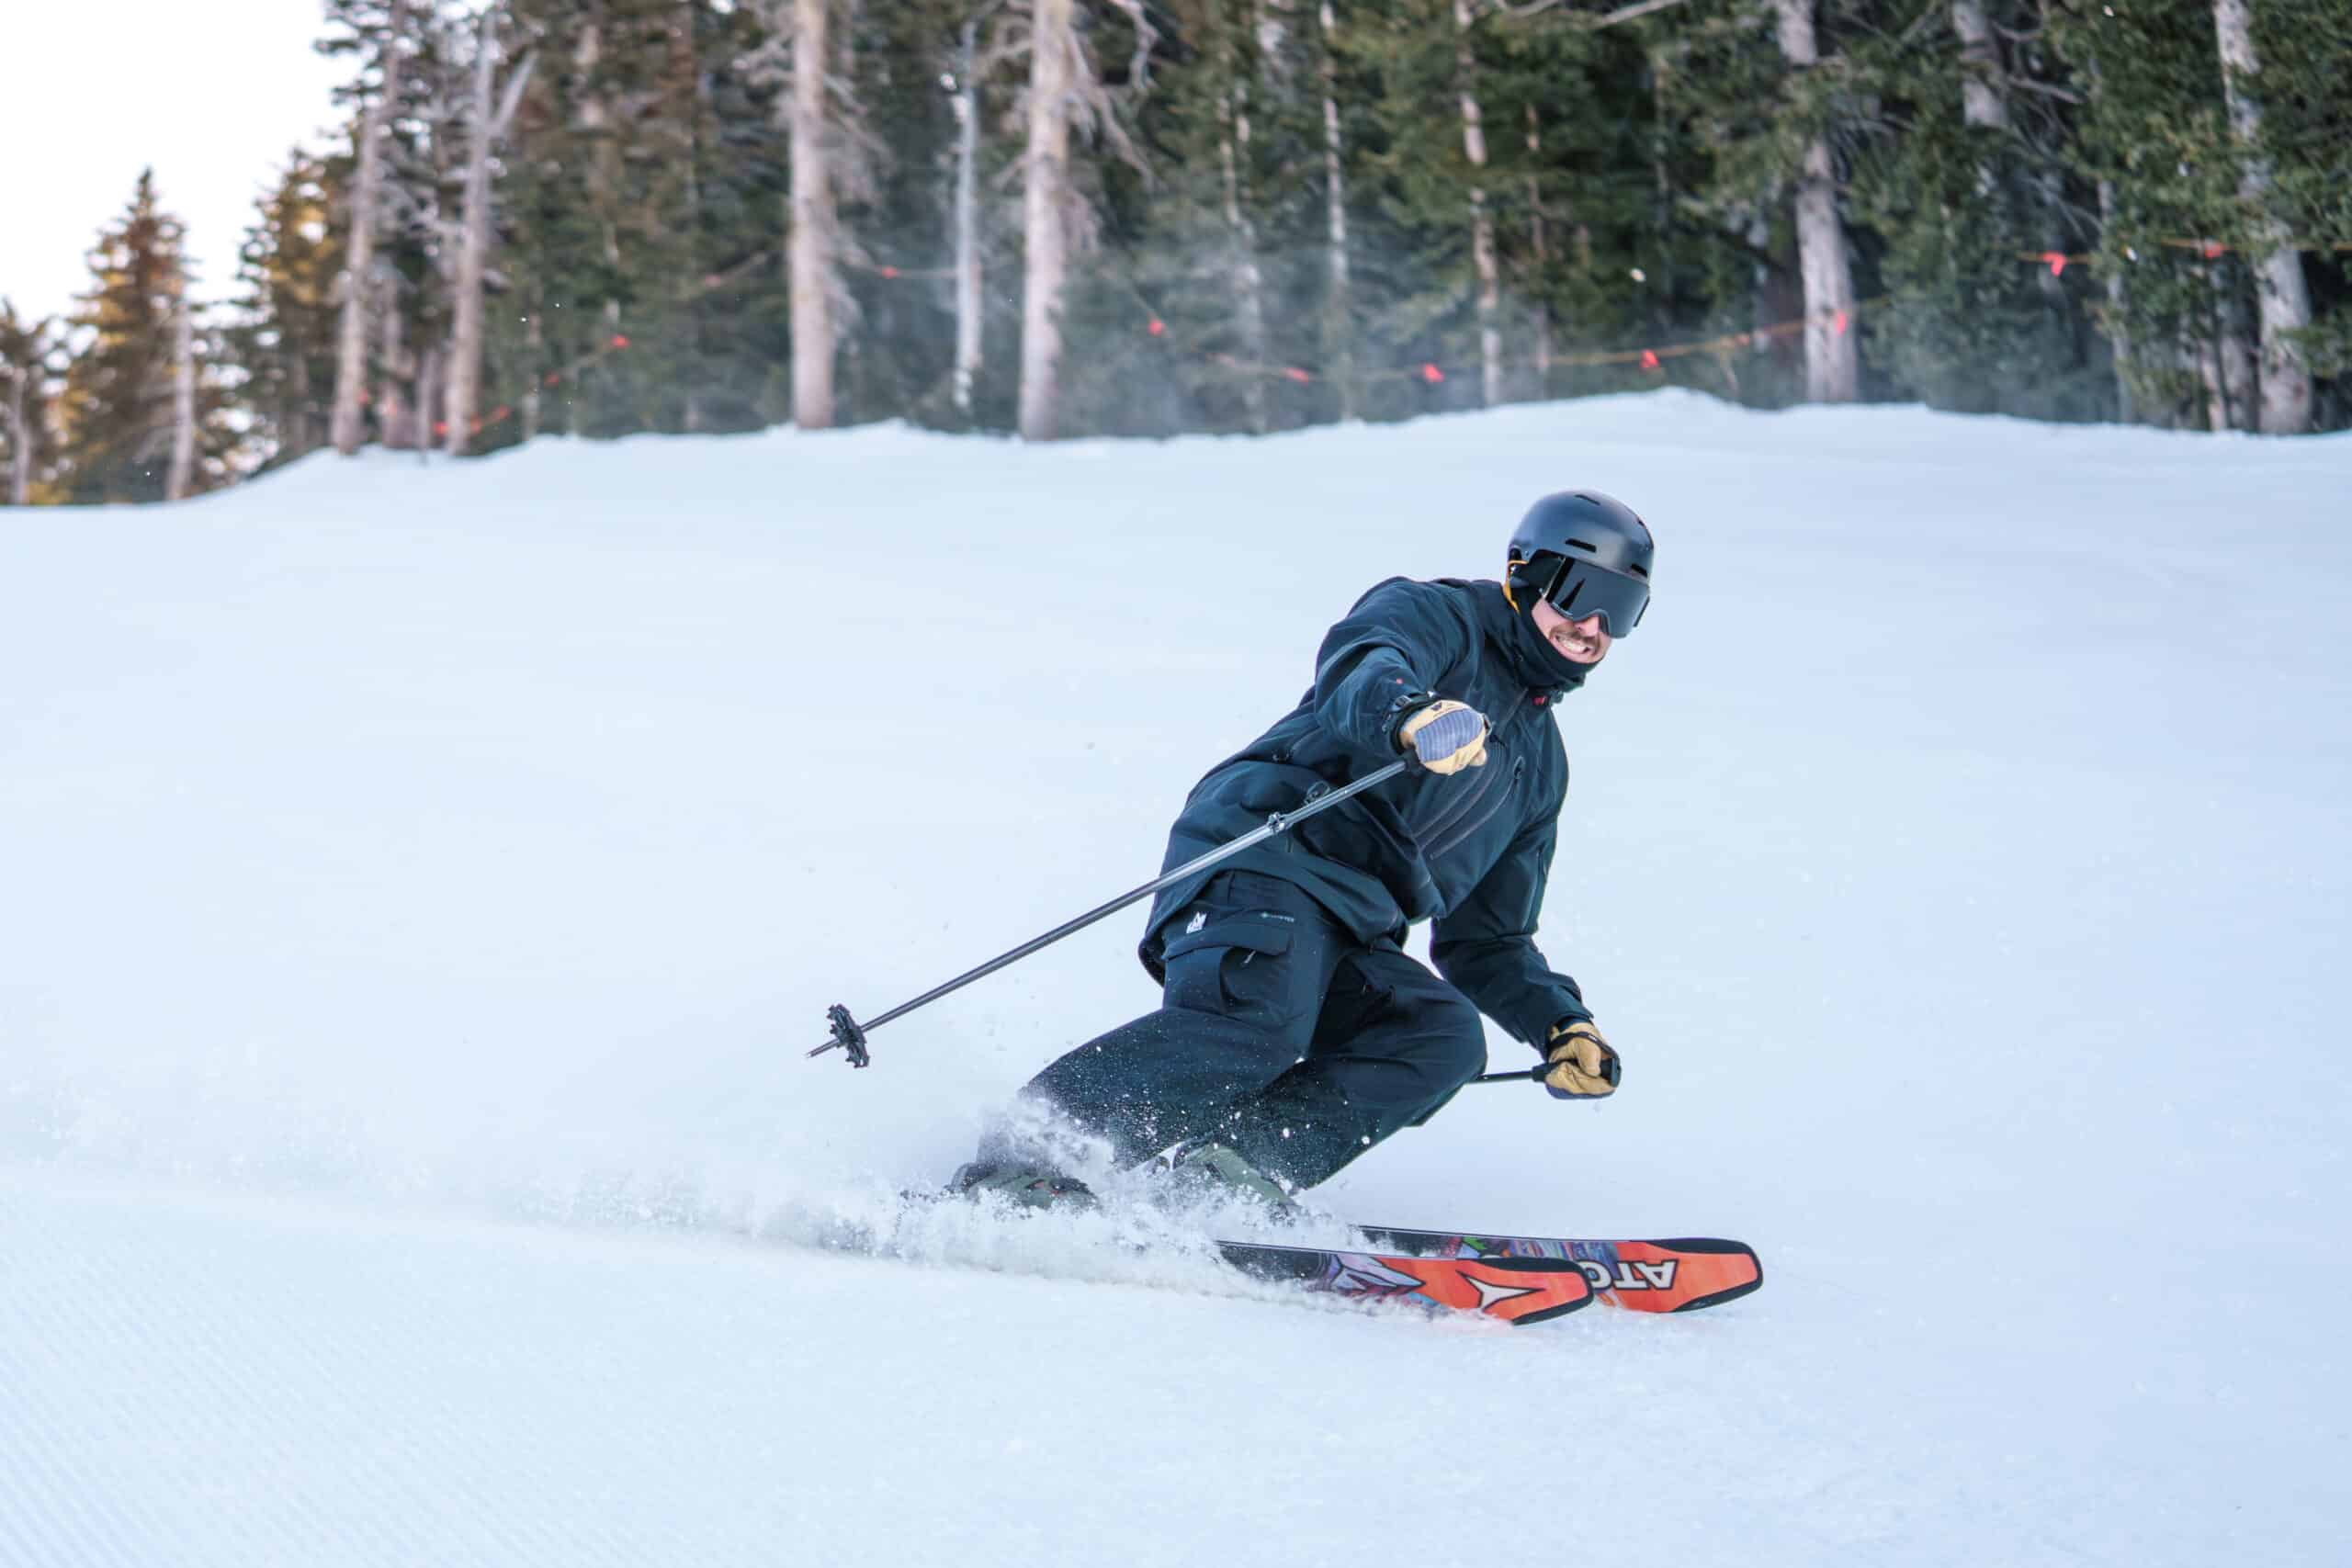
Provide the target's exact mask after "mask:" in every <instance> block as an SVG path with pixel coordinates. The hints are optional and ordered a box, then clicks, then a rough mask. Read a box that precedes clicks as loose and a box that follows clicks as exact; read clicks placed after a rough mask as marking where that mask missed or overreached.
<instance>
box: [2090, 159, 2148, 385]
mask: <svg viewBox="0 0 2352 1568" xmlns="http://www.w3.org/2000/svg"><path fill="white" fill-rule="evenodd" d="M2098 226H2099V231H2100V232H2102V233H2107V232H2111V231H2113V229H2114V227H2115V182H2114V181H2113V180H2101V181H2099V182H2098ZM2129 304H2130V301H2129V300H2128V299H2125V297H2124V289H2123V269H2122V268H2120V267H2117V268H2115V269H2113V270H2112V271H2110V272H2109V274H2108V275H2107V338H2108V343H2109V348H2110V352H2111V357H2112V358H2113V360H2114V364H2115V417H2116V418H2117V419H2118V420H2120V421H2121V422H2122V423H2125V424H2131V423H2137V421H2138V419H2139V412H2138V403H2137V400H2136V399H2134V398H2133V397H2132V395H2131V329H2130V328H2129V327H2127V326H2126V325H2125V324H2124V323H2125V321H2126V320H2127V319H2128V318H2127V317H2126V316H2125V313H2124V312H2125V310H2126V309H2127V307H2128V306H2129Z"/></svg>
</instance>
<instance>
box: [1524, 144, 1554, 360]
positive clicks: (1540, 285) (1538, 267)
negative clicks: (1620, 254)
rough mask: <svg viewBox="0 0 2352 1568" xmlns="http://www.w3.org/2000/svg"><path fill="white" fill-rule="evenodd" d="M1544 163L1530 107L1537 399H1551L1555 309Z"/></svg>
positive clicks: (1530, 224)
mask: <svg viewBox="0 0 2352 1568" xmlns="http://www.w3.org/2000/svg"><path fill="white" fill-rule="evenodd" d="M1543 162H1544V131H1543V128H1542V127H1541V126H1540V125H1538V124H1537V122H1536V118H1535V106H1534V105H1533V104H1532V103H1531V104H1529V105H1528V106H1527V249H1528V266H1529V270H1530V273H1531V275H1532V277H1533V280H1534V286H1533V287H1532V288H1530V289H1529V290H1528V293H1529V295H1530V296H1532V298H1533V299H1534V302H1535V395H1536V396H1537V397H1538V398H1548V397H1550V396H1551V395H1552V307H1551V305H1550V304H1549V303H1547V302H1546V301H1545V300H1544V283H1545V282H1546V281H1547V280H1546V278H1545V276H1544V273H1545V269H1546V268H1547V267H1548V266H1549V265H1551V260H1552V249H1551V245H1550V243H1549V242H1548V241H1547V240H1546V239H1545V237H1544V186H1543V184H1542V182H1541V181H1539V180H1538V179H1537V178H1536V177H1535V171H1536V169H1537V168H1539V167H1540V166H1541V165H1542V164H1543Z"/></svg>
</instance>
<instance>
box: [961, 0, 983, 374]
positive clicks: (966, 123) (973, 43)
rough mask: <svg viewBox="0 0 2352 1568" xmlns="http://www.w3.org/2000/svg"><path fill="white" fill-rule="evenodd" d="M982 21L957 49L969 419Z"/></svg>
mask: <svg viewBox="0 0 2352 1568" xmlns="http://www.w3.org/2000/svg"><path fill="white" fill-rule="evenodd" d="M979 55H980V23H979V18H978V17H969V18H967V19H966V21H965V23H964V32H963V36H962V37H961V38H960V39H958V40H957V43H956V97H955V105H956V212H955V229H956V383H955V386H956V412H957V413H959V414H962V415H963V416H964V417H965V418H967V419H969V418H970V417H971V414H972V389H973V388H974V387H975V386H976V385H977V384H978V381H979V378H980V195H979V179H980V176H979V169H980V82H979Z"/></svg>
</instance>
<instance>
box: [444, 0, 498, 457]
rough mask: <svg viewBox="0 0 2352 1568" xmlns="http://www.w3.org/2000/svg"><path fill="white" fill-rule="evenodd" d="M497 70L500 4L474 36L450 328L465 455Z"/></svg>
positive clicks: (453, 389) (453, 442)
mask: <svg viewBox="0 0 2352 1568" xmlns="http://www.w3.org/2000/svg"><path fill="white" fill-rule="evenodd" d="M497 69H498V6H497V5H496V4H495V3H493V4H492V5H488V6H483V7H482V12H481V32H480V34H479V35H477V37H476V38H475V40H474V103H473V137H472V145H471V146H469V147H468V148H467V149H466V213H465V228H464V231H463V232H462V234H461V236H460V238H459V240H458V290H457V292H458V299H457V308H456V310H455V312H454V316H455V320H454V321H453V322H452V324H451V326H450V329H449V331H450V354H449V390H448V397H447V403H448V407H449V443H448V446H449V456H451V457H464V456H465V453H466V447H467V446H468V444H469V442H470V440H471V438H472V435H473V431H472V429H471V426H472V423H473V417H474V400H475V396H476V392H477V389H479V388H480V386H481V275H482V269H483V267H484V266H485V265H487V264H488V262H489V259H490V141H491V137H492V134H493V132H492V113H493V112H494V111H493V110H492V107H491V88H492V83H493V81H494V80H495V73H496V71H497Z"/></svg>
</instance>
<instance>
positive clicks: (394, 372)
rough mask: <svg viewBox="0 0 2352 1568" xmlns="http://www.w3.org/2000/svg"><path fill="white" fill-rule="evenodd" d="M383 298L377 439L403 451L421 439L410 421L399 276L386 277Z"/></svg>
mask: <svg viewBox="0 0 2352 1568" xmlns="http://www.w3.org/2000/svg"><path fill="white" fill-rule="evenodd" d="M380 292H381V293H382V296H383V298H382V299H381V300H380V301H379V304H378V306H377V309H379V310H381V311H382V312H383V316H382V321H383V341H382V344H381V345H380V346H379V348H378V349H377V357H378V358H379V359H381V360H382V361H383V365H382V372H383V378H384V379H383V384H382V387H381V389H379V391H378V393H377V395H376V439H377V440H378V441H379V442H381V443H382V444H383V445H384V446H385V447H387V448H388V449H390V450H393V451H403V450H405V449H407V448H408V447H409V446H412V445H413V444H414V443H415V442H416V441H418V440H421V439H422V433H420V432H418V431H415V430H413V428H412V427H411V424H410V421H409V408H408V394H407V391H406V389H405V386H404V384H405V383H406V381H407V380H408V374H409V369H410V367H411V363H412V361H411V357H410V355H409V352H408V347H407V344H405V343H404V342H403V341H402V335H403V332H404V323H403V322H402V321H401V288H400V281H399V279H397V278H394V277H390V276H387V277H386V278H385V279H384V280H383V287H382V288H381V290H380Z"/></svg>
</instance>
